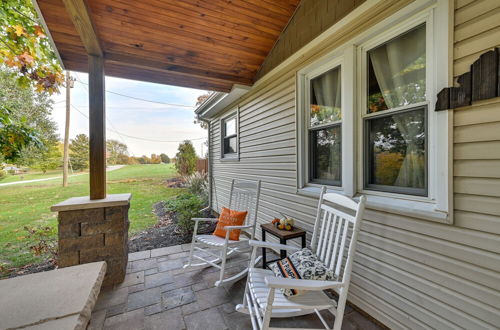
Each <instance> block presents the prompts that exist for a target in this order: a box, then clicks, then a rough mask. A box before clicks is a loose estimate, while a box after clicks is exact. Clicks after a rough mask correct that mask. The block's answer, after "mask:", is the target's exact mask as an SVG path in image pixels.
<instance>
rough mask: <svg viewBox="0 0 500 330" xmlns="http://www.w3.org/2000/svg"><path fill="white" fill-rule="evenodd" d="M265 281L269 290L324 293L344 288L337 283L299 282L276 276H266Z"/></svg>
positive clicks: (340, 283) (341, 284)
mask: <svg viewBox="0 0 500 330" xmlns="http://www.w3.org/2000/svg"><path fill="white" fill-rule="evenodd" d="M264 280H265V281H266V285H267V287H268V288H283V289H297V290H306V291H322V290H327V289H333V288H340V287H342V286H344V283H342V282H337V281H319V280H299V279H292V278H282V277H274V276H266V277H265V278H264Z"/></svg>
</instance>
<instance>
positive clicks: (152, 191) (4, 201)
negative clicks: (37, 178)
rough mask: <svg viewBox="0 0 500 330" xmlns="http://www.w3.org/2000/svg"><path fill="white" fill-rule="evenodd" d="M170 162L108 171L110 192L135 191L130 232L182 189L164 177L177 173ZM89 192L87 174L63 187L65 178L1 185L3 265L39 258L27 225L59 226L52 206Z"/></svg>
mask: <svg viewBox="0 0 500 330" xmlns="http://www.w3.org/2000/svg"><path fill="white" fill-rule="evenodd" d="M175 175H176V171H175V169H174V167H173V166H172V165H171V164H168V165H165V164H161V165H129V166H125V167H123V168H121V169H118V170H114V171H111V172H108V178H107V183H108V185H107V188H108V194H118V193H128V192H129V193H132V201H131V208H130V211H129V220H130V230H129V233H130V234H134V233H136V232H138V231H141V230H142V229H144V228H147V227H149V226H151V225H153V224H154V223H155V222H156V217H155V215H154V214H153V213H152V205H153V204H154V203H156V202H158V201H160V200H165V199H168V198H171V197H173V196H175V195H177V194H178V193H180V192H181V189H176V188H167V187H166V186H165V185H164V184H163V183H164V181H165V179H167V178H171V177H174V176H175ZM88 193H89V186H88V175H87V174H85V175H80V176H76V177H70V178H69V186H68V187H67V188H62V179H54V180H50V181H42V182H33V183H26V184H18V185H13V186H5V187H2V186H0V205H1V208H0V265H1V264H2V263H5V264H7V265H6V266H7V267H8V268H10V267H19V266H22V265H25V264H28V263H31V262H35V261H38V260H40V258H37V257H34V256H33V255H32V254H31V253H30V252H29V251H28V249H27V247H26V246H27V244H28V243H29V242H28V240H27V239H26V238H23V237H24V236H25V235H26V232H25V231H24V230H23V227H24V226H28V227H32V226H38V225H48V226H52V227H53V228H57V218H56V214H55V213H52V212H50V210H49V209H50V206H52V205H54V204H56V203H59V202H61V201H64V200H66V199H68V198H70V197H75V196H85V195H88Z"/></svg>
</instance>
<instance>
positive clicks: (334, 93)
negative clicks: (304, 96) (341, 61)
mask: <svg viewBox="0 0 500 330" xmlns="http://www.w3.org/2000/svg"><path fill="white" fill-rule="evenodd" d="M340 78H341V77H340V69H339V68H336V69H333V70H330V71H328V72H326V73H325V74H323V75H321V76H319V77H316V78H314V79H313V80H312V81H311V83H312V90H313V93H314V97H315V98H316V102H317V104H318V105H323V106H327V107H337V108H340V104H341V103H340V102H341V101H340V93H341V89H340Z"/></svg>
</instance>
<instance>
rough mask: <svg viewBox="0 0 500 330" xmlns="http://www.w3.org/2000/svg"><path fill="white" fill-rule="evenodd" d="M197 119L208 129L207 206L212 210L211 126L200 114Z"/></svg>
mask: <svg viewBox="0 0 500 330" xmlns="http://www.w3.org/2000/svg"><path fill="white" fill-rule="evenodd" d="M197 118H198V120H201V121H202V122H204V123H206V124H207V125H208V126H207V129H208V143H207V144H208V146H207V147H208V155H207V159H208V173H207V175H208V207H209V210H212V172H213V171H212V157H210V155H211V154H212V152H211V151H210V147H211V146H212V143H211V133H212V131H211V126H210V121H209V120H207V119H204V118H202V117H200V115H198V116H197Z"/></svg>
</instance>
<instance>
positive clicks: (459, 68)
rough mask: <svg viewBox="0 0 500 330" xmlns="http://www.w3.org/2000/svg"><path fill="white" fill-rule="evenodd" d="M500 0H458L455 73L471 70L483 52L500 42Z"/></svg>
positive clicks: (498, 44)
mask: <svg viewBox="0 0 500 330" xmlns="http://www.w3.org/2000/svg"><path fill="white" fill-rule="evenodd" d="M499 23H500V1H498V0H472V1H471V0H456V1H455V31H454V36H455V51H454V75H455V76H458V75H461V74H462V73H464V72H467V71H469V69H470V65H471V64H472V62H474V61H475V60H476V59H477V58H478V57H479V55H481V54H482V53H484V52H485V51H487V50H490V49H491V48H493V47H499V46H500V37H499V36H500V24H499Z"/></svg>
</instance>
